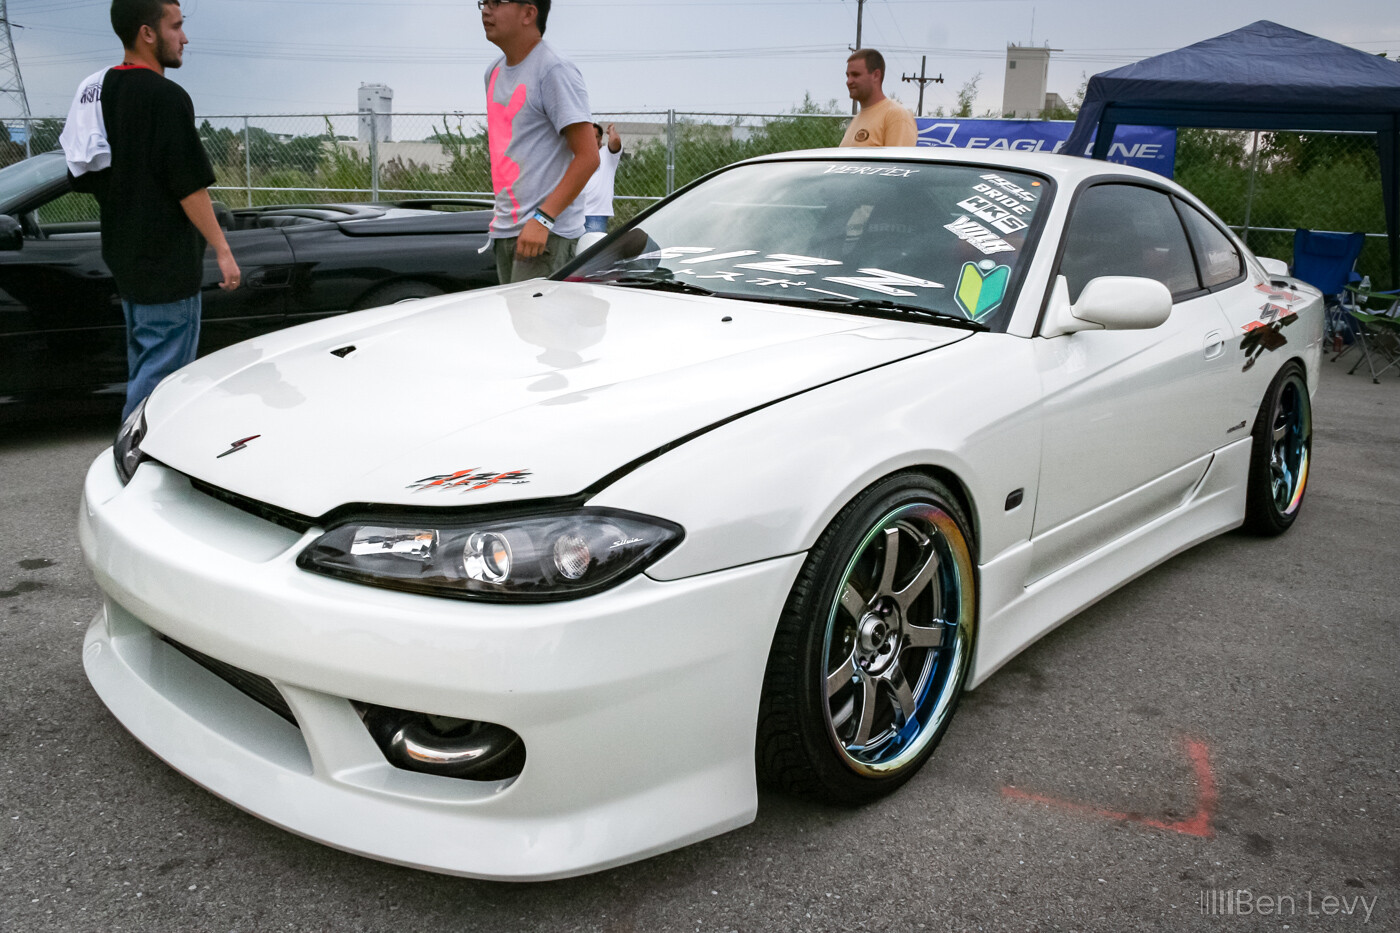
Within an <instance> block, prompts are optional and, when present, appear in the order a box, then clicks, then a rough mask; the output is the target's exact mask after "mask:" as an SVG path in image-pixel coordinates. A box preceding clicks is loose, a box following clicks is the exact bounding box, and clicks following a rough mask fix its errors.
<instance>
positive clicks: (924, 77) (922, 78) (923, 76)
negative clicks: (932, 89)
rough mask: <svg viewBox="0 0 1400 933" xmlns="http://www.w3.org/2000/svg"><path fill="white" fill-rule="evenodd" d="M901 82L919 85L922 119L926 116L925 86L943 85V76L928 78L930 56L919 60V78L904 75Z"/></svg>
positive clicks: (940, 74) (920, 114)
mask: <svg viewBox="0 0 1400 933" xmlns="http://www.w3.org/2000/svg"><path fill="white" fill-rule="evenodd" d="M899 80H901V81H914V82H916V83H917V84H918V85H919V116H921V117H922V116H923V115H924V85H925V84H942V83H943V74H942V73H941V72H940V73H939V75H938V77H936V78H930V77H928V56H927V55H924V56H922V57H921V58H920V59H919V74H918V77H915V76H914V75H902V76H901V77H900V79H899Z"/></svg>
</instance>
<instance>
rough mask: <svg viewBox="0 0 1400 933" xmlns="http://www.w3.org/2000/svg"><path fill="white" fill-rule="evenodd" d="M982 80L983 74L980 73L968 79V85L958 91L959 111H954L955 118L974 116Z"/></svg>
mask: <svg viewBox="0 0 1400 933" xmlns="http://www.w3.org/2000/svg"><path fill="white" fill-rule="evenodd" d="M981 80H982V72H980V71H979V72H977V74H975V75H973V76H972V77H970V78H968V79H967V83H965V84H964V85H963V86H962V88H961V89H960V90H959V91H958V109H956V110H954V111H953V114H952V115H953V116H955V117H970V116H972V105H973V104H974V103H976V102H977V85H978V83H979V82H980V81H981Z"/></svg>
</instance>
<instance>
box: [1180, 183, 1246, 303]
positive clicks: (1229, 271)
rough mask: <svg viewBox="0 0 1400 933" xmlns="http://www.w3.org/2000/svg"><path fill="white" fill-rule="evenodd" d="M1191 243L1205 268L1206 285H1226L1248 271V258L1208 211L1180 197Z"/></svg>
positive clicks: (1198, 262) (1199, 263) (1202, 273)
mask: <svg viewBox="0 0 1400 933" xmlns="http://www.w3.org/2000/svg"><path fill="white" fill-rule="evenodd" d="M1176 203H1177V206H1178V207H1180V208H1181V216H1182V217H1183V218H1184V219H1185V221H1186V229H1187V231H1188V232H1190V234H1191V244H1192V245H1193V246H1195V247H1196V262H1197V264H1198V265H1199V266H1200V269H1201V283H1202V284H1203V285H1205V287H1206V288H1214V287H1215V286H1217V285H1224V284H1225V283H1227V282H1231V281H1233V280H1235V279H1237V278H1239V277H1240V276H1241V275H1243V274H1244V259H1243V258H1242V257H1241V256H1240V252H1239V250H1237V249H1235V244H1233V243H1231V242H1230V238H1229V237H1227V236H1226V235H1225V233H1224V232H1223V231H1222V230H1221V229H1220V228H1219V227H1217V226H1216V225H1215V224H1213V223H1211V222H1210V221H1209V220H1208V219H1207V218H1206V216H1205V215H1204V214H1202V213H1201V212H1200V211H1198V210H1196V209H1195V208H1194V207H1192V206H1191V205H1190V204H1187V203H1186V202H1185V201H1182V200H1179V199H1178V200H1177V202H1176Z"/></svg>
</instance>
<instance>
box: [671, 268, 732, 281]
mask: <svg viewBox="0 0 1400 933" xmlns="http://www.w3.org/2000/svg"><path fill="white" fill-rule="evenodd" d="M676 275H693V276H695V277H696V278H697V279H724V280H725V281H726V282H733V281H735V280H736V279H739V278H740V277H742V276H743V273H742V272H711V273H709V274H708V275H701V274H700V273H698V272H696V271H695V270H694V269H677V270H676Z"/></svg>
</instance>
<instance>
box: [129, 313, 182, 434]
mask: <svg viewBox="0 0 1400 933" xmlns="http://www.w3.org/2000/svg"><path fill="white" fill-rule="evenodd" d="M201 308H202V304H201V302H200V296H199V293H198V292H196V293H195V294H194V295H193V296H191V297H189V298H186V299H184V300H182V301H172V302H170V303H169V304H163V305H139V304H135V303H133V302H130V301H127V300H125V299H123V300H122V313H123V314H125V315H126V373H127V376H126V407H125V408H123V409H122V420H123V421H125V420H126V416H127V415H129V414H131V412H132V411H133V410H134V409H135V408H136V406H137V405H139V404H141V401H142V399H144V398H145V397H146V396H148V395H150V394H151V391H152V390H153V389H155V387H156V385H157V384H158V383H159V382H160V381H161V380H162V379H164V378H165V377H166V376H168V375H170V374H171V373H173V372H174V371H175V370H177V369H179V368H180V367H181V366H184V365H186V364H188V363H192V362H194V357H195V353H196V351H197V350H198V349H199V315H200V309H201Z"/></svg>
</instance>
